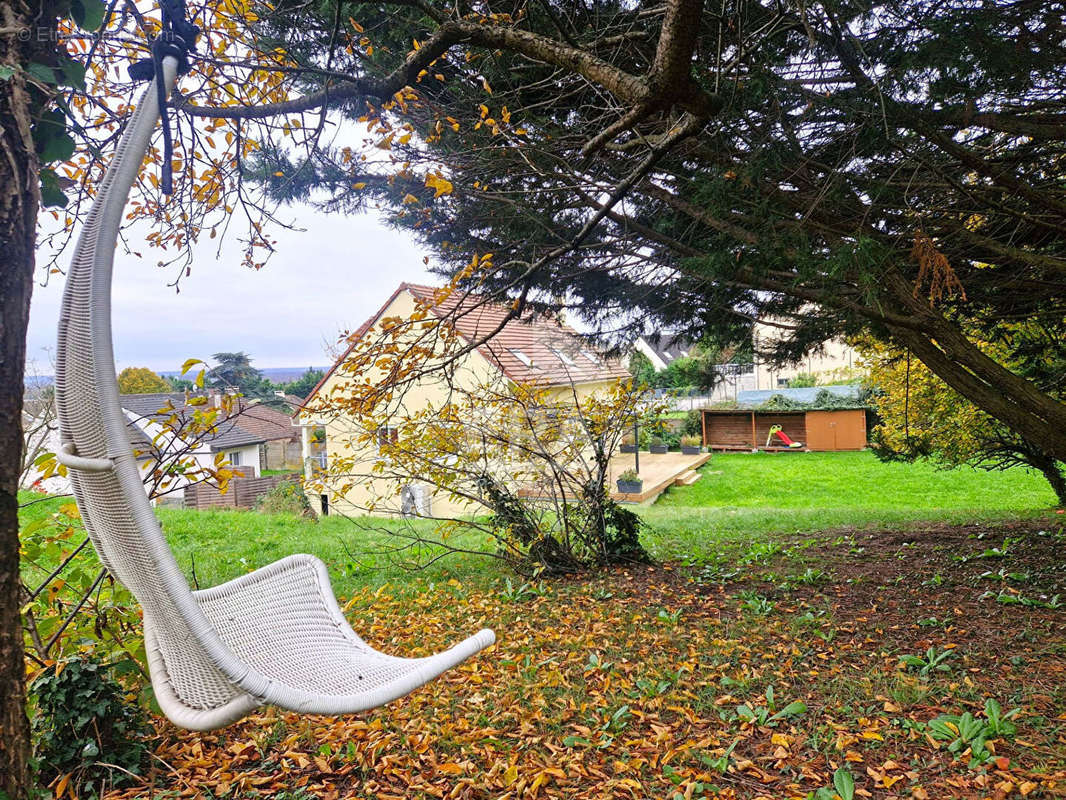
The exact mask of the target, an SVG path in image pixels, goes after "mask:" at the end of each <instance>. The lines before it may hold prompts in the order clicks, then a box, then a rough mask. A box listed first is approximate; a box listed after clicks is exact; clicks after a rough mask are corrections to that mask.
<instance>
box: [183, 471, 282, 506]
mask: <svg viewBox="0 0 1066 800" xmlns="http://www.w3.org/2000/svg"><path fill="white" fill-rule="evenodd" d="M299 477H300V476H299V475H298V474H297V473H293V474H291V475H267V476H266V477H262V478H234V479H233V480H231V481H230V482H229V486H228V487H227V489H226V492H225V493H222V492H220V491H219V490H218V487H216V486H213V485H211V484H208V483H198V484H195V485H194V486H186V487H185V507H186V508H194V509H197V510H203V509H209V508H252V507H254V506H255V501H256V500H258V499H259V498H260V497H262V496H263V495H264V494H266V493H267V492H269V491H270V490H271V489H273V488H274V487H275V486H277V485H278V484H279V483H284V482H285V481H291V480H298V479H299Z"/></svg>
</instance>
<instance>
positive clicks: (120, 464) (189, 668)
mask: <svg viewBox="0 0 1066 800" xmlns="http://www.w3.org/2000/svg"><path fill="white" fill-rule="evenodd" d="M178 65H179V59H178V58H175V57H173V56H171V55H165V56H163V57H159V56H158V55H157V57H156V71H157V73H158V78H159V81H158V83H153V84H150V85H149V87H148V89H147V90H146V91H145V93H144V95H143V96H142V97H141V101H140V103H139V104H138V106H137V109H136V112H135V113H134V114H133V117H132V119H131V120H130V122H129V125H128V127H127V128H126V130H125V133H124V135H123V137H122V141H121V143H120V145H119V148H118V152H117V153H116V156H115V159H114V161H113V162H112V164H111V166H110V168H109V169H108V171H107V175H106V176H105V178H104V181H103V183H102V184H101V186H100V188H99V192H98V194H97V197H96V201H95V203H94V204H93V207H92V210H91V211H90V212H89V216H88V219H87V221H86V224H85V228H84V230H83V231H82V234H81V238H80V239H79V241H78V245H77V248H76V250H75V252H74V259H73V263H72V264H71V267H70V272H69V275H68V277H67V282H66V289H65V292H64V296H63V306H62V312H61V316H60V322H59V344H58V349H57V363H56V379H55V393H56V403H57V406H58V412H59V423H60V431H61V434H62V447H61V452H60V454H59V461H60V463H62V464H64V465H65V466H66V468H67V470H68V474H69V475H70V480H71V484H72V485H73V491H74V496H75V498H76V499H77V503H78V508H79V509H80V510H81V515H82V519H83V520H84V522H85V527H86V529H87V530H88V533H89V536H90V537H91V539H92V542H93V544H94V545H95V547H96V551H97V552H98V553H99V554H100V559H101V560H102V561H103V563H104V565H105V566H106V567H107V568H108V570H110V572H111V574H112V575H114V576H115V577H116V578H117V579H118V580H119V581H121V582H122V583H123V584H124V585H125V586H126V587H128V588H129V589H130V591H131V592H132V593H133V594H134V595H135V596H136V598H137V600H138V602H139V603H140V605H141V607H142V609H143V610H144V636H145V643H146V645H147V651H148V660H149V667H150V672H151V677H152V686H153V688H154V690H155V696H156V699H157V700H158V702H159V706H160V708H162V710H163V712H164V713H165V714H166V715H167V717H168V718H169V719H170V720H171V721H172V722H174V723H175V724H176V725H179V726H181V727H184V728H189V729H193V730H210V729H213V728H219V727H221V726H223V725H227V724H229V723H231V722H234V721H236V720H238V719H240V718H242V717H243V716H245V715H247V714H249V713H250V712H252V711H254V710H255V709H257V708H259V707H260V706H263V705H266V704H270V705H275V706H278V707H280V708H283V709H288V710H291V711H298V712H304V713H310V714H346V713H350V712H356V711H364V710H366V709H370V708H374V707H376V706H379V705H382V704H384V703H388V702H390V701H392V700H395V699H397V698H399V697H402V696H404V695H406V694H408V693H410V692H412V691H413V690H415V689H416V688H418V687H419V686H422V685H423V684H425V683H427V682H428V681H430V680H433V679H434V678H436V677H437V676H438V675H440V674H441V673H442V672H444V671H445V670H448V669H450V668H451V667H454V666H455V665H456V664H458V663H460V662H461V661H463V660H464V659H466V658H468V657H469V656H471V655H473V654H474V653H476V652H478V651H479V650H481V649H483V648H485V647H488V646H489V645H491V644H492V643H493V642H494V641H495V636H494V635H493V633H492V631H490V630H482V631H480V632H479V633H477V634H475V635H474V636H471V637H469V638H468V639H465V640H463V641H462V642H460V643H459V644H457V645H455V646H454V647H452V648H451V649H450V650H446V651H444V652H442V653H438V654H436V655H433V656H429V657H427V658H397V657H394V656H389V655H385V654H384V653H380V652H378V651H376V650H374V649H373V648H372V647H370V646H369V645H368V644H367V643H366V642H364V641H363V640H362V639H361V638H359V636H358V635H357V634H356V633H355V632H354V631H353V630H352V628H351V627H350V626H349V625H348V623H347V622H346V621H345V619H344V615H343V614H342V613H341V609H340V607H339V606H338V604H337V601H336V599H335V597H334V595H333V591H332V589H331V587H330V583H329V577H328V575H327V572H326V568H325V565H324V564H323V563H322V562H321V561H319V560H318V559H317V558H314V557H313V556H309V555H293V556H289V557H288V558H283V559H281V560H280V561H278V562H276V563H274V564H271V565H269V566H267V567H263V568H262V569H259V570H256V571H255V572H252V573H250V574H248V575H244V576H242V577H240V578H237V579H236V580H233V581H230V582H229V583H225V584H223V585H221V586H216V587H214V588H211V589H205V590H202V591H191V590H190V588H189V585H188V583H187V581H186V580H185V577H184V576H183V575H182V572H181V570H180V569H179V568H178V564H177V562H176V560H175V558H174V555H173V553H172V552H171V550H170V548H169V546H168V545H167V541H166V538H165V537H164V536H163V532H162V530H161V529H160V527H159V522H158V521H157V520H156V517H155V514H154V513H153V511H152V507H151V504H150V503H149V500H148V497H147V495H146V493H145V489H144V486H143V484H142V482H141V476H140V473H139V471H138V468H137V465H136V463H135V461H134V458H133V454H132V452H131V449H130V443H129V438H128V433H127V428H126V425H127V420H126V417H125V415H124V414H123V411H122V408H121V406H120V405H119V393H118V384H117V382H116V379H115V363H114V353H113V348H112V341H111V273H112V266H113V261H114V255H115V247H116V241H117V237H118V232H119V226H120V223H121V221H122V218H123V212H124V209H125V205H126V201H127V198H128V195H129V191H130V188H131V186H132V185H133V182H134V180H135V178H136V176H137V172H138V169H139V168H140V166H141V163H142V161H143V160H144V157H145V153H146V152H147V149H148V146H149V143H150V140H151V136H152V132H153V130H154V128H155V125H156V122H157V120H158V119H159V117H160V109H161V107H162V105H161V103H160V98H161V97H162V98H164V103H165V97H166V96H167V95H168V94H169V93H170V91H171V90H172V89H173V86H174V81H175V78H176V75H177V71H178ZM164 125H165V119H164Z"/></svg>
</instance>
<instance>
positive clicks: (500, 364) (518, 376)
mask: <svg viewBox="0 0 1066 800" xmlns="http://www.w3.org/2000/svg"><path fill="white" fill-rule="evenodd" d="M404 291H407V292H410V293H411V295H413V296H414V297H415V298H416V299H418V300H421V301H423V302H426V303H428V304H429V310H430V312H431V313H433V314H434V315H435V316H437V317H438V318H439V319H447V320H448V321H449V322H451V323H452V324H453V325H454V326H455V329H456V330H457V331H458V332H459V334H460V335H461V336H462V337H463V338H464V339H466V340H467V341H474V340H477V339H480V338H484V337H486V336H491V338H490V339H488V341H486V342H484V343H483V344H481V345H480V346H479V347H478V348H477V350H478V352H479V353H481V355H483V356H484V357H485V358H486V359H487V360H488V361H489V363H491V364H493V365H495V366H496V367H497V368H498V369H499V370H500V371H501V372H502V373H503V374H504V375H506V376H507V377H508V378H510V379H511V380H514V381H522V382H526V383H532V382H536V383H546V384H548V385H550V386H560V385H567V384H570V383H575V384H580V383H594V382H599V381H609V380H615V379H618V378H628V377H629V370H628V369H626V367H625V365H624V364H623V363H622V362H621V361H620V360H619V359H617V358H607V357H605V356H604V355H603V354H601V353H599V352H598V351H596V350H595V349H594V348H593V347H591V346H590V345H588V344H587V343H586V342H585V341H583V340H582V338H581V336H580V334H578V332H577V331H575V330H574V329H573V328H570V327H568V326H567V325H564V324H563V323H561V322H558V321H555V320H550V319H547V318H543V317H541V318H535V319H534V318H531V317H529V316H528V315H527V317H526V318H525V319H508V313H509V309H508V307H507V306H505V305H503V304H500V303H494V302H489V301H486V300H485V299H484V298H483V297H481V296H478V295H474V294H467V295H463V294H453V295H450V296H449V297H447V298H445V299H443V300H441V301H438V300H437V297H438V295H437V293H438V292H439V291H440V289H439V288H438V287H435V286H425V285H421V284H414V283H401V284H400V285H399V287H398V288H397V289H396V291H394V292H393V293H392V295H391V296H390V297H389V299H388V300H386V301H385V303H384V304H383V305H382V306H381V308H379V309H378V310H377V312H376V313H375V314H374V315H373V316H371V317H370V318H369V319H368V320H367V321H366V322H364V323H363V324H362V325H360V326H359V328H358V329H356V331H355V334H354V335H353V336H352V340H351V341H352V343H351V344H350V345H349V346H348V349H347V350H345V351H344V353H343V354H342V355H341V357H340V358H339V359H337V363H335V364H334V365H333V366H332V367H331V368H330V370H329V372H327V373H326V374H325V375H324V376H323V378H322V380H321V381H319V382H318V385H317V386H315V388H314V389H312V390H311V393H310V394H309V395H308V396H307V401H310V399H311V398H312V397H313V396H314V395H315V394H316V393H317V392H318V390H319V388H321V387H322V385H323V384H324V383H325V382H326V381H327V380H328V379H329V376H330V375H332V374H333V373H334V372H335V371H336V370H337V368H338V367H339V366H340V365H341V364H343V363H344V361H345V360H346V359H347V358H348V354H349V353H351V351H352V350H353V349H354V347H355V345H356V343H357V342H358V341H359V340H360V339H361V338H362V337H363V336H364V335H365V334H366V333H367V331H369V330H370V329H371V328H372V327H373V326H374V324H375V323H376V322H377V321H378V320H379V319H381V317H382V315H383V314H384V313H385V311H386V309H388V307H389V306H391V305H392V303H393V301H395V300H396V298H397V297H398V296H399V295H400V293H401V292H404ZM296 413H297V414H299V411H297V412H296Z"/></svg>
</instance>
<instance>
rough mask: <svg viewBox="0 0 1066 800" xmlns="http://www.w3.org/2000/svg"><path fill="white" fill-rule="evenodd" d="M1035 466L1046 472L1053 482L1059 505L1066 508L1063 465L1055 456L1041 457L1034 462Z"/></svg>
mask: <svg viewBox="0 0 1066 800" xmlns="http://www.w3.org/2000/svg"><path fill="white" fill-rule="evenodd" d="M1032 464H1033V466H1034V467H1036V468H1037V469H1038V470H1040V471H1041V472H1042V473H1044V477H1045V478H1047V482H1048V483H1050V484H1051V489H1052V491H1054V492H1055V497H1057V498H1058V501H1059V505H1060V506H1063V507H1064V508H1066V476H1063V474H1062V467H1061V466H1060V464H1059V462H1058V461H1056V460H1055V459H1054V458H1051V457H1048V458H1040V459H1037V460H1034V461H1033V462H1032Z"/></svg>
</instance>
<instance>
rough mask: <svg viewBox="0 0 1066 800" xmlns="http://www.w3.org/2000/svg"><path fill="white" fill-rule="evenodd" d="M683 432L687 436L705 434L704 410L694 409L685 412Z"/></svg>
mask: <svg viewBox="0 0 1066 800" xmlns="http://www.w3.org/2000/svg"><path fill="white" fill-rule="evenodd" d="M681 433H682V434H683V435H685V436H703V412H702V411H701V410H700V409H698V408H697V409H693V410H692V411H689V412H688V413H687V414H685V421H684V423H682V425H681Z"/></svg>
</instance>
